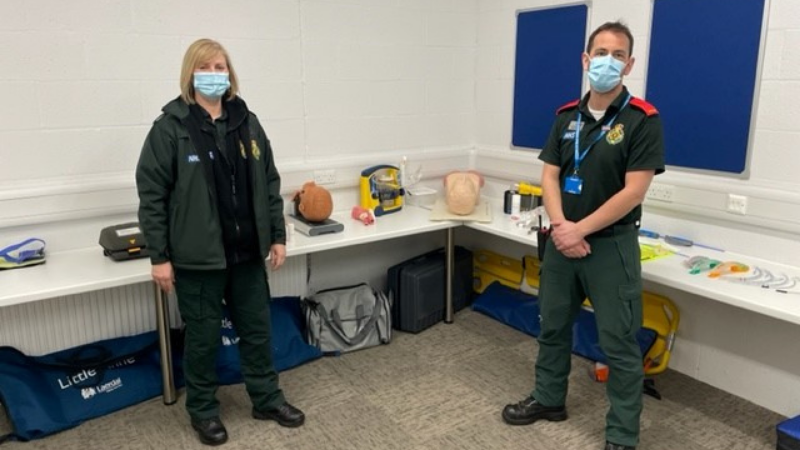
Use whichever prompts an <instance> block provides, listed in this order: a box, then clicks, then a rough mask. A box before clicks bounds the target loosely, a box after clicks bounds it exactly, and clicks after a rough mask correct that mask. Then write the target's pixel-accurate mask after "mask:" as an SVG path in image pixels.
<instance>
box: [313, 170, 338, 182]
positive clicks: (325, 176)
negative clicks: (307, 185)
mask: <svg viewBox="0 0 800 450" xmlns="http://www.w3.org/2000/svg"><path fill="white" fill-rule="evenodd" d="M314 183H317V184H319V185H323V184H336V170H334V169H325V170H315V171H314Z"/></svg>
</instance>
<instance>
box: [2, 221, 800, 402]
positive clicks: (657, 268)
mask: <svg viewBox="0 0 800 450" xmlns="http://www.w3.org/2000/svg"><path fill="white" fill-rule="evenodd" d="M499 206H500V205H497V206H495V207H494V208H493V211H492V214H493V220H492V222H490V223H478V222H465V223H461V222H452V221H441V222H432V221H430V220H429V219H428V217H429V215H430V211H428V210H426V209H423V208H418V207H414V206H409V205H407V206H405V207H404V208H403V210H402V211H401V212H398V213H394V214H388V215H386V216H382V217H379V218H378V219H377V220H376V222H375V224H373V225H369V226H365V225H363V224H362V223H361V222H358V221H355V220H353V219H351V218H350V216H349V214H348V213H346V212H342V213H336V214H334V215H333V216H332V218H333V219H334V220H337V221H339V222H341V223H343V224H344V225H345V229H344V231H343V232H341V233H335V234H329V235H323V236H315V237H308V236H305V235H302V234H300V233H298V232H296V233H295V235H294V238H293V241H292V242H291V243H290V244H288V245H287V254H288V255H289V256H296V255H304V254H309V253H314V252H320V251H325V250H333V249H337V248H343V247H348V246H351V245H358V244H366V243H370V242H376V241H383V240H386V239H393V238H398V237H404V236H410V235H414V234H420V233H427V232H432V231H437V230H444V231H445V233H446V234H445V248H446V250H447V258H446V261H447V266H446V271H445V272H446V274H447V279H446V291H445V296H446V305H447V306H446V310H445V321H446V322H448V323H449V322H452V320H453V305H452V284H453V283H452V273H453V246H454V242H453V230H454V228H455V227H457V226H460V225H462V224H463V225H465V226H467V227H469V228H473V229H475V230H479V231H482V232H485V233H489V234H493V235H496V236H500V237H503V238H506V239H511V240H513V241H516V242H519V243H522V244H525V245H530V246H531V247H536V234H535V233H534V234H528V232H527V230H526V229H523V228H519V227H517V226H516V224H515V223H514V222H513V221H511V220H509V218H508V216H507V215H505V214H503V212H502V209H501V208H500V207H499ZM287 220H290V219H287ZM681 251H682V252H684V253H687V254H689V255H695V254H702V255H707V256H710V257H715V258H717V259H720V260H736V261H739V262H743V263H745V264H750V265H758V266H759V267H761V268H764V269H768V270H770V271H772V272H773V273H775V274H779V273H786V274H791V275H797V273H798V271H800V269H798V268H796V267H790V266H782V265H779V264H775V263H771V262H768V261H763V260H757V259H755V258H751V257H747V256H744V255H737V254H733V253H720V252H714V251H711V250H706V249H701V248H696V247H695V248H689V249H685V248H682V249H681ZM681 261H682V258H680V257H678V256H670V257H668V258H662V259H658V260H654V261H646V262H644V263H643V264H642V276H643V277H644V278H645V279H647V280H650V281H654V282H656V283H659V284H663V285H665V286H670V287H674V288H677V289H681V290H684V291H687V292H690V293H693V294H696V295H699V296H702V297H706V298H710V299H712V300H716V301H720V302H723V303H727V304H730V305H734V306H737V307H740V308H743V309H746V310H750V311H754V312H757V313H759V314H764V315H767V316H770V317H774V318H777V319H780V320H784V321H788V322H792V323H796V324H800V296H798V295H791V294H780V293H777V292H775V291H774V290H767V289H762V288H760V287H756V286H748V285H741V284H736V283H732V282H727V281H724V280H719V279H710V278H708V277H707V276H705V275H702V274H701V275H690V274H688V272H687V270H686V268H684V267H683V266H682V265H681ZM148 281H151V277H150V262H149V260H148V259H139V260H134V261H126V262H122V263H118V262H113V261H111V260H110V259H109V258H106V257H104V256H103V254H102V250H101V249H100V248H99V247H97V248H90V249H82V250H75V251H67V252H59V253H52V254H48V255H47V263H45V264H43V265H40V266H34V267H28V268H24V269H19V270H7V271H2V272H0V284H1V285H2V286H3V288H2V289H0V307H3V306H11V305H18V304H22V303H28V302H34V301H39V300H44V299H48V298H54V297H59V296H64V295H73V294H80V293H84V292H89V291H94V290H99V289H108V288H114V287H120V286H124V285H128V284H133V283H142V282H148ZM154 286H155V285H154ZM154 292H155V300H156V302H155V303H156V326H157V329H158V332H159V344H160V348H161V366H162V381H163V384H164V393H163V395H164V403H166V404H172V403H174V402H175V401H176V398H177V397H176V393H175V386H174V381H173V374H172V364H171V360H172V356H171V349H170V339H169V314H168V310H167V304H166V301H165V299H164V296H163V294H162V292H161V291H160V290H159V289H156V288H154Z"/></svg>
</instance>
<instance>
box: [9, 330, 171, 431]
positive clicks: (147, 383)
mask: <svg viewBox="0 0 800 450" xmlns="http://www.w3.org/2000/svg"><path fill="white" fill-rule="evenodd" d="M159 355H160V352H159V349H158V335H157V334H156V333H155V332H149V333H144V334H140V335H136V336H129V337H121V338H115V339H108V340H104V341H100V342H96V343H91V344H86V345H83V346H79V347H75V348H70V349H66V350H61V351H58V352H55V353H51V354H48V355H43V356H27V355H25V354H23V353H22V352H20V351H19V350H17V349H15V348H12V347H0V402H2V404H3V406H4V407H5V409H6V412H7V415H8V418H9V420H10V422H11V425H12V426H13V429H14V431H13V433H11V434H9V435H6V436H0V442H3V441H5V440H7V439H16V440H22V441H27V440H30V439H38V438H41V437H44V436H47V435H49V434H52V433H55V432H57V431H61V430H65V429H67V428H72V427H75V426H77V425H79V424H80V423H81V422H83V421H85V420H87V419H91V418H94V417H99V416H102V415H105V414H108V413H110V412H113V411H116V410H118V409H121V408H124V407H126V406H129V405H133V404H136V403H139V402H142V401H144V400H147V399H150V398H153V397H156V396H158V395H160V394H161V392H162V385H161V365H160V362H159Z"/></svg>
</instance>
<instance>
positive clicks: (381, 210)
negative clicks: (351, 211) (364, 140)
mask: <svg viewBox="0 0 800 450" xmlns="http://www.w3.org/2000/svg"><path fill="white" fill-rule="evenodd" d="M399 171H400V170H399V169H398V168H397V167H396V166H391V165H388V164H383V165H378V166H372V167H369V168H367V169H364V170H362V171H361V183H360V185H361V207H362V208H366V209H371V210H372V211H373V212H374V213H375V216H376V217H379V216H383V215H385V214H390V213H393V212H397V211H400V210H401V209H402V208H403V196H404V195H405V189H403V186H402V185H401V184H400V176H399Z"/></svg>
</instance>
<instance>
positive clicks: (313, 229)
mask: <svg viewBox="0 0 800 450" xmlns="http://www.w3.org/2000/svg"><path fill="white" fill-rule="evenodd" d="M289 217H290V218H291V219H292V220H293V221H294V227H295V229H296V230H297V231H299V232H301V233H303V234H305V235H306V236H319V235H322V234H329V233H338V232H340V231H343V230H344V225H343V224H342V223H340V222H337V221H335V220H333V219H325V220H323V221H321V222H311V221H310V220H306V219H304V218H303V216H300V215H295V214H290V215H289Z"/></svg>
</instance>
